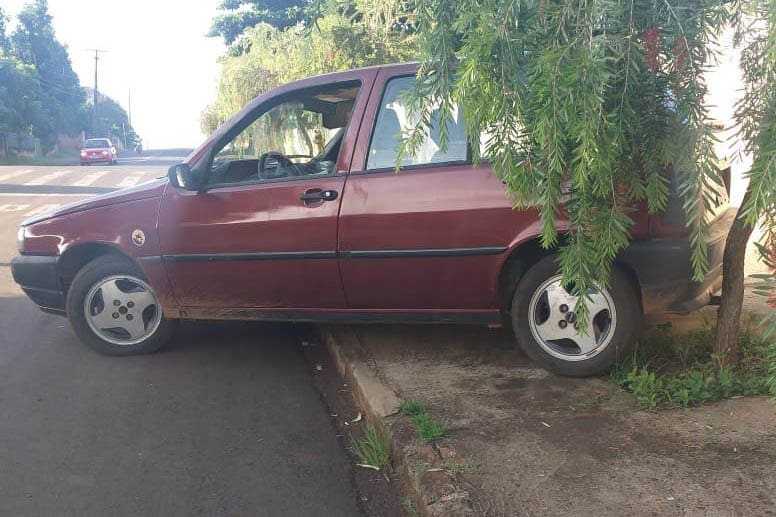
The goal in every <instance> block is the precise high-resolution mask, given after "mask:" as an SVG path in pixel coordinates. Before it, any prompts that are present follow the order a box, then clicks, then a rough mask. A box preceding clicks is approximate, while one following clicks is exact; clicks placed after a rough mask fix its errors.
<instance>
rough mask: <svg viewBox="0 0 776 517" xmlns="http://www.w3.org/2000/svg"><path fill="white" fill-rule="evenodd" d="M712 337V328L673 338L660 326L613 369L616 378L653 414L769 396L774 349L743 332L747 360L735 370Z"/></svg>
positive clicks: (748, 326) (742, 344) (647, 335)
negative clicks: (723, 359)
mask: <svg viewBox="0 0 776 517" xmlns="http://www.w3.org/2000/svg"><path fill="white" fill-rule="evenodd" d="M713 337H714V336H713V331H712V330H711V328H710V327H708V326H705V327H704V328H701V329H697V330H695V331H693V332H691V333H689V334H688V335H686V336H674V335H672V334H671V332H670V326H660V327H658V328H657V329H655V330H653V331H652V332H650V333H647V334H646V335H645V336H644V337H642V339H641V340H640V341H639V344H638V346H637V347H636V350H635V351H634V352H633V353H632V354H631V355H630V356H629V357H627V358H626V359H625V360H624V361H622V362H621V363H619V364H618V365H617V366H616V367H615V368H614V369H613V370H612V374H611V375H612V378H613V379H614V381H615V382H616V383H617V384H618V385H620V386H621V387H623V388H625V389H626V390H628V391H630V392H632V393H633V395H634V397H636V402H637V403H638V405H640V406H641V407H643V408H646V409H649V410H655V409H659V408H663V407H687V406H691V405H695V404H701V403H703V402H708V401H712V400H718V399H722V398H729V397H733V396H738V395H758V394H764V393H767V392H768V389H769V385H768V368H769V366H768V364H769V359H768V353H769V348H770V347H769V345H768V343H767V342H766V341H765V340H763V339H762V338H761V337H758V336H757V335H755V334H754V333H753V332H752V331H751V325H746V326H745V327H744V329H743V332H742V333H741V348H742V352H743V357H742V360H741V364H740V365H738V366H736V367H735V368H730V367H727V366H723V365H721V364H720V362H719V361H718V360H717V358H716V357H715V356H714V355H713V351H712V343H713ZM774 354H776V352H774ZM774 373H776V372H774Z"/></svg>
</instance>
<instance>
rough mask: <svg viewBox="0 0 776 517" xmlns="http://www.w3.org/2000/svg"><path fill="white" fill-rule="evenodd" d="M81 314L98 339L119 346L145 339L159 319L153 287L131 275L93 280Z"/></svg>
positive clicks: (159, 313) (160, 319) (155, 327)
mask: <svg viewBox="0 0 776 517" xmlns="http://www.w3.org/2000/svg"><path fill="white" fill-rule="evenodd" d="M84 316H85V317H86V322H87V324H88V325H89V328H90V329H91V330H92V332H94V333H95V334H96V335H97V336H98V337H99V338H100V339H103V340H105V341H107V342H108V343H112V344H114V345H122V346H124V345H135V344H137V343H140V342H142V341H144V340H145V339H147V338H148V336H150V335H152V334H153V333H154V332H156V329H157V328H158V327H159V324H160V323H161V321H162V311H161V310H160V308H159V303H158V301H157V300H156V296H155V295H154V292H153V289H151V286H150V285H148V284H147V283H146V282H145V281H143V280H141V279H139V278H137V277H135V276H132V275H113V276H109V277H107V278H104V279H102V280H100V281H99V282H97V283H95V284H94V285H93V286H92V288H91V289H89V292H88V293H87V294H86V298H85V299H84Z"/></svg>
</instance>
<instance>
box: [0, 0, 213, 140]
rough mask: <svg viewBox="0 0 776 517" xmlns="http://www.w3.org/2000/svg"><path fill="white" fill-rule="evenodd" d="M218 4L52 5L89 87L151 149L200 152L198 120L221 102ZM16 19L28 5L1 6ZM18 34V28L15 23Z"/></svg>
mask: <svg viewBox="0 0 776 517" xmlns="http://www.w3.org/2000/svg"><path fill="white" fill-rule="evenodd" d="M219 3H220V2H219V0H155V1H154V0H129V1H128V0H49V12H50V14H51V15H52V17H53V23H54V30H55V31H56V36H57V39H59V41H60V42H62V43H63V44H65V45H66V46H67V47H68V50H69V52H70V59H71V61H72V63H73V68H74V69H75V71H76V73H77V74H78V76H79V78H80V80H81V84H82V85H83V86H92V85H93V84H94V52H89V51H87V50H86V49H94V48H99V49H104V50H106V51H107V52H106V53H104V54H100V61H99V68H98V71H99V74H98V85H97V87H98V90H99V91H100V92H102V93H105V94H107V95H109V96H110V97H111V98H113V99H114V100H115V101H117V102H118V103H119V104H121V106H122V107H124V109H127V108H128V102H129V91H130V90H131V92H132V93H131V95H132V125H133V126H134V127H135V130H136V131H137V132H138V133H139V134H140V136H141V138H142V139H143V145H144V147H145V148H146V149H152V148H153V149H161V148H170V147H194V146H196V145H197V144H199V143H200V142H202V141H203V140H204V137H205V136H204V135H203V134H202V131H201V130H200V124H199V117H200V113H201V112H202V110H203V109H204V108H205V106H207V105H208V104H209V103H210V102H212V101H213V100H214V99H215V95H216V86H217V81H218V74H219V70H220V66H219V65H218V62H217V59H218V57H219V56H221V55H222V54H223V53H224V51H225V47H224V45H223V42H222V41H221V39H220V38H208V37H205V34H206V33H207V31H208V29H209V28H210V22H211V20H212V19H213V17H214V16H215V15H216V14H217V6H218V4H219ZM2 4H3V9H5V10H6V11H7V12H8V14H9V15H11V16H12V17H13V16H15V15H16V14H17V13H18V12H19V10H21V8H22V6H23V5H24V4H25V0H2ZM11 27H13V21H12V22H11Z"/></svg>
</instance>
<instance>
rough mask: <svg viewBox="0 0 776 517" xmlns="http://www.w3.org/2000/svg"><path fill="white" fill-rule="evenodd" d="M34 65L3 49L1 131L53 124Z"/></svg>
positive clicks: (0, 59) (0, 61)
mask: <svg viewBox="0 0 776 517" xmlns="http://www.w3.org/2000/svg"><path fill="white" fill-rule="evenodd" d="M40 98H41V92H40V81H39V79H38V75H37V72H36V71H35V68H34V67H32V66H30V65H25V64H24V63H21V62H19V61H18V60H17V59H15V58H14V57H11V56H9V55H7V54H5V53H4V51H3V50H2V49H0V131H9V132H15V133H23V134H29V133H30V132H31V131H32V130H33V129H34V128H47V127H50V119H49V118H48V114H47V113H46V111H45V109H44V106H43V105H42V103H41V101H40Z"/></svg>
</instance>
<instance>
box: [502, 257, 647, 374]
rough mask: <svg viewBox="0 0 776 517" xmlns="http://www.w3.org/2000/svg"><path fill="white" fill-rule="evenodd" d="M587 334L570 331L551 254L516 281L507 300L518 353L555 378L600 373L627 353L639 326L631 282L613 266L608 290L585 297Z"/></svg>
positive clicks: (570, 313) (570, 311)
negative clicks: (510, 303) (524, 355)
mask: <svg viewBox="0 0 776 517" xmlns="http://www.w3.org/2000/svg"><path fill="white" fill-rule="evenodd" d="M590 297H591V300H590V301H589V302H588V306H589V307H590V309H591V315H590V317H591V320H590V323H589V331H590V332H588V333H587V334H582V333H581V332H580V331H579V330H577V329H576V325H575V323H576V315H575V313H574V307H575V304H576V297H573V296H571V295H570V294H569V293H568V292H567V291H566V290H565V289H564V288H563V286H562V283H561V282H560V273H559V271H558V263H557V256H556V255H551V256H548V257H545V258H543V259H542V260H540V261H539V262H537V263H536V264H534V265H533V267H531V268H530V269H529V270H528V271H527V272H526V273H525V274H524V275H523V277H522V278H521V279H520V282H519V283H518V286H517V289H516V290H515V294H514V297H513V299H512V308H511V314H510V315H511V320H512V329H513V332H514V334H515V337H516V338H517V341H518V343H519V344H520V346H521V348H522V349H523V351H524V352H525V353H526V354H527V355H528V356H529V357H530V358H531V359H533V360H534V361H536V362H537V363H539V364H540V365H542V366H543V367H544V368H546V369H547V370H549V371H551V372H553V373H556V374H558V375H564V376H570V377H587V376H592V375H599V374H602V373H604V372H606V371H607V370H608V369H609V368H611V367H612V366H613V365H614V364H615V363H616V362H617V361H618V360H620V359H621V358H623V357H625V356H627V354H628V353H629V352H630V351H631V350H632V348H633V345H634V343H635V341H636V338H637V336H638V332H639V329H640V327H641V318H642V311H641V303H640V300H639V296H638V293H637V291H636V286H635V285H634V282H633V281H632V280H631V278H630V277H629V276H628V275H627V274H626V273H625V272H623V271H622V270H620V269H617V268H616V267H615V268H614V269H613V271H612V278H611V280H610V282H609V286H608V288H605V289H603V290H597V291H596V292H594V293H591V295H590Z"/></svg>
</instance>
